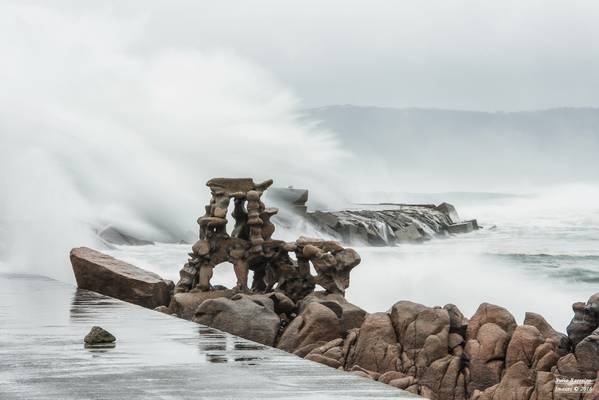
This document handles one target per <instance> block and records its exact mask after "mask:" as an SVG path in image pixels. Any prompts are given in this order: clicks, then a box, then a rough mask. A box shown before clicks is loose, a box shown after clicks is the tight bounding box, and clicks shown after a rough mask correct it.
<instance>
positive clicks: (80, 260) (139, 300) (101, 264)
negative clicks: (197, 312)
mask: <svg viewBox="0 0 599 400" xmlns="http://www.w3.org/2000/svg"><path fill="white" fill-rule="evenodd" d="M71 264H72V265H73V272H74V273H75V279H76V280H77V286H78V287H79V288H81V289H87V290H92V291H94V292H98V293H101V294H105V295H107V296H111V297H114V298H117V299H120V300H124V301H127V302H129V303H134V304H138V305H140V306H143V307H147V308H152V309H153V308H156V307H159V306H164V305H168V304H169V302H170V297H171V292H172V290H173V287H174V285H173V282H171V281H169V280H164V279H162V278H161V277H160V276H158V275H157V274H154V273H152V272H149V271H146V270H144V269H141V268H138V267H136V266H133V265H131V264H128V263H126V262H123V261H120V260H117V259H115V258H113V257H111V256H109V255H106V254H103V253H100V252H98V251H95V250H92V249H89V248H87V247H78V248H75V249H73V250H71Z"/></svg>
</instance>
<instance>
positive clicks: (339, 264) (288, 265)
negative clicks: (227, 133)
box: [175, 178, 360, 301]
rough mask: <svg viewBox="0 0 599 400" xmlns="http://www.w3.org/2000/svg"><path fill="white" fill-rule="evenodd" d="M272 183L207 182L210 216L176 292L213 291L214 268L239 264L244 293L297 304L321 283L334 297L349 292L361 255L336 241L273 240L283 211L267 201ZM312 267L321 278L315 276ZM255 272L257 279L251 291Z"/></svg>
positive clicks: (200, 220) (237, 271)
mask: <svg viewBox="0 0 599 400" xmlns="http://www.w3.org/2000/svg"><path fill="white" fill-rule="evenodd" d="M272 183H273V181H272V180H267V181H264V182H262V183H254V181H253V179H251V178H235V179H233V178H215V179H211V180H209V181H208V182H207V183H206V185H207V186H208V187H209V188H210V190H211V193H212V198H211V200H210V204H208V205H207V206H206V213H205V214H204V215H203V216H201V217H200V218H198V224H199V225H200V240H198V241H197V242H196V243H195V244H194V245H193V247H192V252H191V253H189V256H190V258H189V260H188V262H187V263H186V264H185V265H184V267H183V268H182V269H181V271H180V273H179V275H180V277H181V279H180V280H179V282H178V283H177V285H176V287H175V293H184V292H190V291H196V292H197V291H209V290H211V289H213V287H212V285H211V284H210V279H211V278H212V275H213V269H214V267H216V266H218V265H219V264H221V263H224V262H229V263H231V264H233V269H234V271H235V275H236V277H237V285H236V289H237V290H239V291H251V292H254V293H266V292H271V291H273V290H276V291H280V292H283V293H284V294H286V295H287V296H288V297H290V298H291V299H293V300H295V301H296V300H299V299H301V298H303V297H305V296H306V295H308V294H310V293H312V292H313V291H314V288H315V285H317V284H318V285H320V286H322V287H323V288H324V289H325V290H326V291H327V292H328V293H337V294H344V293H345V289H347V287H348V286H349V274H350V271H351V270H352V269H353V268H354V267H355V266H356V265H358V264H359V263H360V256H359V255H358V253H356V252H355V251H354V250H353V249H346V248H344V247H342V246H341V245H340V244H339V243H337V242H335V241H327V240H319V239H309V238H305V237H300V238H299V239H298V240H296V241H295V242H285V241H282V240H275V239H273V238H272V235H273V233H274V231H275V226H274V224H273V223H272V222H271V221H270V219H271V218H272V216H273V215H275V214H276V213H277V212H278V209H276V208H267V207H266V206H265V205H264V203H263V202H262V201H261V197H262V194H263V193H264V191H265V190H266V189H268V188H269V187H270V186H271V185H272ZM231 200H233V204H234V208H233V212H232V213H231V216H232V217H233V219H234V221H235V225H234V228H233V230H232V232H231V234H229V233H228V232H227V223H228V220H227V212H228V209H229V205H230V203H231ZM290 253H293V255H294V256H295V257H294V258H295V259H294V258H292V257H291V256H290ZM310 263H312V266H313V267H314V270H315V271H316V276H314V275H312V274H311V273H310ZM250 270H251V271H253V273H254V276H253V281H252V285H251V287H248V272H249V271H250Z"/></svg>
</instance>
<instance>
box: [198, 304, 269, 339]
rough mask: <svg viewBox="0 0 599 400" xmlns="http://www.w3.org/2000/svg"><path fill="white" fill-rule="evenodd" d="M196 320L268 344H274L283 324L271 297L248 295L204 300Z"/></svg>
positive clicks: (199, 307)
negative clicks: (275, 310) (280, 325)
mask: <svg viewBox="0 0 599 400" xmlns="http://www.w3.org/2000/svg"><path fill="white" fill-rule="evenodd" d="M193 321H194V322H197V323H199V324H203V325H208V326H210V327H213V328H216V329H220V330H222V331H225V332H229V333H232V334H233V335H237V336H241V337H242V338H245V339H248V340H252V341H254V342H258V343H262V344H265V345H268V346H273V345H274V343H275V339H276V337H277V333H278V331H279V324H280V320H279V317H278V316H277V314H276V313H275V312H274V303H273V301H272V300H271V299H269V298H268V297H266V296H260V295H258V296H256V295H253V296H249V295H245V294H237V295H235V296H233V297H232V298H230V299H228V298H225V297H220V298H216V299H208V300H205V301H203V302H202V303H201V304H200V305H199V306H198V308H197V310H196V312H195V315H194V317H193Z"/></svg>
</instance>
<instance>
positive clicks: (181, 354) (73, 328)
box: [0, 274, 415, 400]
mask: <svg viewBox="0 0 599 400" xmlns="http://www.w3.org/2000/svg"><path fill="white" fill-rule="evenodd" d="M93 325H99V326H102V327H103V328H105V329H107V330H108V331H109V332H111V333H113V334H114V335H115V336H116V337H117V343H116V346H115V347H114V348H109V349H86V348H85V347H84V346H83V337H84V336H85V335H86V334H87V333H88V331H89V330H90V329H91V327H92V326H93ZM413 397H415V396H411V395H410V394H409V393H407V392H404V391H401V390H398V389H395V388H392V387H389V386H386V385H383V384H381V383H378V382H373V381H370V380H368V379H364V378H361V377H357V376H354V375H351V374H348V373H344V372H341V371H337V370H334V369H332V368H328V367H325V366H322V365H319V364H316V363H312V362H310V361H307V360H303V359H301V358H299V357H296V356H293V355H291V354H287V353H285V352H282V351H279V350H276V349H273V348H269V347H266V346H262V345H259V344H256V343H253V342H250V341H247V340H244V339H241V338H238V337H236V336H232V335H229V334H227V333H223V332H220V331H217V330H214V329H211V328H207V327H204V326H201V325H197V324H194V323H192V322H189V321H184V320H181V319H178V318H174V317H170V316H167V315H164V314H160V313H157V312H154V311H151V310H147V309H144V308H142V307H138V306H135V305H132V304H129V303H125V302H122V301H119V300H115V299H112V298H110V297H106V296H102V295H99V294H96V293H94V292H89V291H84V290H77V289H76V288H74V287H73V286H71V285H68V284H65V283H61V282H57V281H54V280H50V279H47V278H42V277H37V276H28V275H3V274H0V399H2V400H13V399H19V400H21V399H28V400H32V399H61V400H62V399H77V400H80V399H125V400H134V399H144V400H149V399H169V400H170V399H269V398H273V399H279V398H288V399H292V398H297V399H299V398H301V399H323V398H333V399H358V398H360V399H362V398H370V399H377V398H396V399H397V398H413Z"/></svg>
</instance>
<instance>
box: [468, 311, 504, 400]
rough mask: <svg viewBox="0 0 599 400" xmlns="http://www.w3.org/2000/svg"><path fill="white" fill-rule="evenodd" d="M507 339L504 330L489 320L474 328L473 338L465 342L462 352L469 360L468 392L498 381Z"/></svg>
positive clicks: (483, 388) (485, 387)
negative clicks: (474, 335) (474, 334)
mask: <svg viewBox="0 0 599 400" xmlns="http://www.w3.org/2000/svg"><path fill="white" fill-rule="evenodd" d="M509 340H510V337H509V335H508V333H507V332H506V331H504V330H503V329H502V328H501V327H499V325H496V324H494V323H491V322H489V323H486V324H484V325H482V326H481V327H480V328H479V329H477V330H476V337H475V338H472V339H470V340H468V342H466V347H465V349H464V354H465V356H466V358H467V360H468V361H469V367H468V368H469V373H470V382H469V383H468V392H469V393H471V394H472V393H473V392H474V391H475V390H481V391H482V390H485V389H487V388H489V387H491V386H493V385H495V384H497V383H499V381H500V380H501V374H502V372H503V369H504V359H505V355H506V350H507V346H508V342H509Z"/></svg>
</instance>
